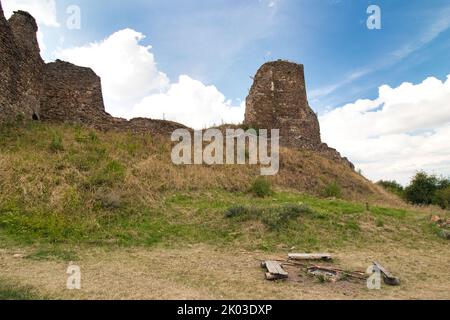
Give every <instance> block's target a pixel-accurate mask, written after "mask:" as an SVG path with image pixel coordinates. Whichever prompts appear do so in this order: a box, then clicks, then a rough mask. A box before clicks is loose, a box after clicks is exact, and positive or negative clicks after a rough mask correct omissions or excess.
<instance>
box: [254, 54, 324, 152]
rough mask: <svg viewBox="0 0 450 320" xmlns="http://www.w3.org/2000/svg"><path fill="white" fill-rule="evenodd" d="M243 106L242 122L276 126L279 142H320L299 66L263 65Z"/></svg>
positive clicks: (301, 144)
mask: <svg viewBox="0 0 450 320" xmlns="http://www.w3.org/2000/svg"><path fill="white" fill-rule="evenodd" d="M246 105H247V107H246V112H245V124H246V125H248V126H251V127H253V128H255V129H256V128H259V129H280V136H281V141H282V143H283V145H285V146H288V147H300V148H316V147H317V146H319V145H320V144H321V140H320V127H319V121H318V120H317V116H316V114H315V113H314V111H313V110H312V109H311V108H310V107H309V104H308V99H307V96H306V84H305V75H304V70H303V65H300V64H296V63H292V62H287V61H274V62H269V63H266V64H264V65H263V66H262V67H261V68H260V69H259V70H258V72H257V73H256V76H255V78H254V82H253V86H252V88H251V89H250V94H249V96H248V97H247V101H246Z"/></svg>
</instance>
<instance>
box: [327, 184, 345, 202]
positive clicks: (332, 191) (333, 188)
mask: <svg viewBox="0 0 450 320" xmlns="http://www.w3.org/2000/svg"><path fill="white" fill-rule="evenodd" d="M323 194H324V196H325V197H327V198H341V197H342V189H341V187H340V186H339V185H338V184H337V182H332V183H330V184H329V185H327V186H326V187H325V190H324V192H323Z"/></svg>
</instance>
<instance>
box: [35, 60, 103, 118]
mask: <svg viewBox="0 0 450 320" xmlns="http://www.w3.org/2000/svg"><path fill="white" fill-rule="evenodd" d="M109 117H110V116H109V114H107V113H106V112H105V107H104V104H103V96H102V86H101V81H100V77H98V76H97V75H96V74H95V73H94V71H92V70H91V69H90V68H83V67H78V66H76V65H74V64H71V63H69V62H64V61H61V60H57V61H56V62H52V63H49V64H47V65H46V66H45V70H44V72H43V91H42V95H41V119H42V120H46V121H55V122H73V123H86V124H95V123H102V122H105V121H107V120H108V118H109Z"/></svg>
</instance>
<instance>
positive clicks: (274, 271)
mask: <svg viewBox="0 0 450 320" xmlns="http://www.w3.org/2000/svg"><path fill="white" fill-rule="evenodd" d="M265 267H266V268H267V271H268V272H269V274H271V275H273V276H275V277H278V278H287V277H288V276H289V274H288V273H287V272H286V271H285V270H284V269H283V267H282V266H281V263H279V262H277V261H266V262H265Z"/></svg>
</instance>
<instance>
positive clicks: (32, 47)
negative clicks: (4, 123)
mask: <svg viewBox="0 0 450 320" xmlns="http://www.w3.org/2000/svg"><path fill="white" fill-rule="evenodd" d="M8 22H9V25H10V27H11V31H12V34H13V37H14V41H15V43H16V45H17V47H18V50H19V52H20V59H19V64H20V71H19V75H20V81H19V88H20V91H21V92H20V94H21V97H20V101H21V105H22V110H23V112H24V115H25V117H26V118H28V119H29V118H36V119H38V118H39V114H40V95H41V92H42V75H43V74H42V72H43V70H44V61H43V60H42V58H41V54H40V49H39V44H38V41H37V36H36V33H37V31H38V26H37V24H36V21H35V20H34V18H33V17H32V16H31V15H30V14H29V13H28V12H25V11H16V12H14V14H13V15H12V16H11V18H10V19H9V21H8Z"/></svg>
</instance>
